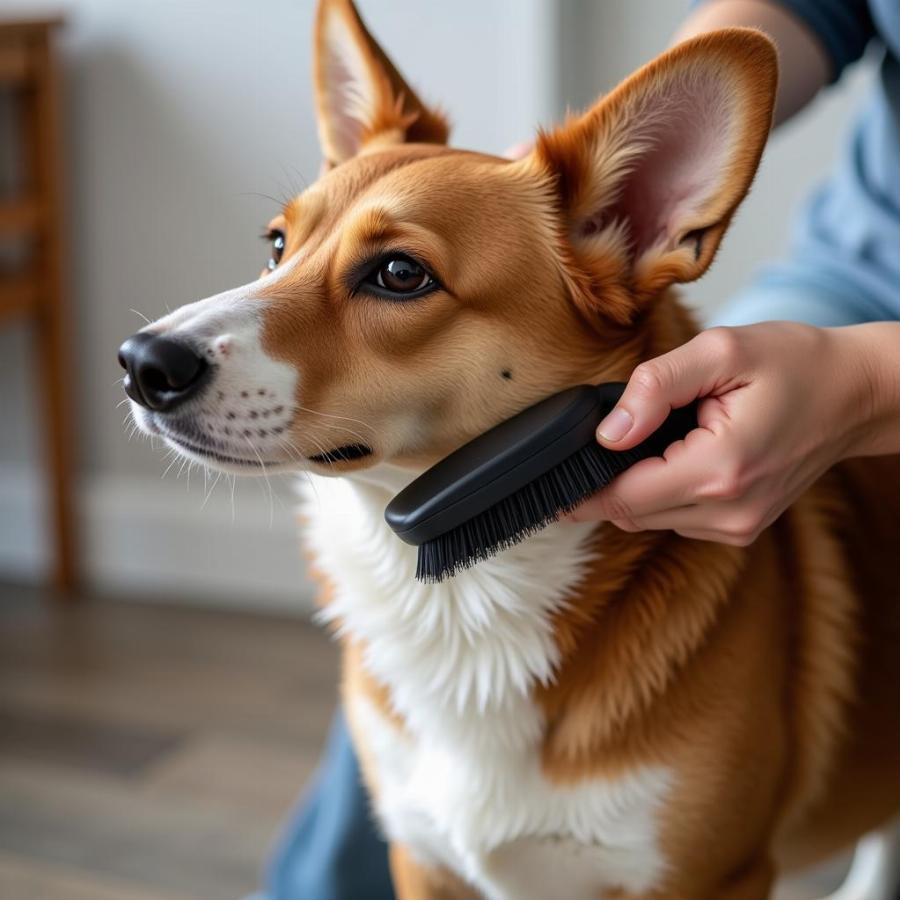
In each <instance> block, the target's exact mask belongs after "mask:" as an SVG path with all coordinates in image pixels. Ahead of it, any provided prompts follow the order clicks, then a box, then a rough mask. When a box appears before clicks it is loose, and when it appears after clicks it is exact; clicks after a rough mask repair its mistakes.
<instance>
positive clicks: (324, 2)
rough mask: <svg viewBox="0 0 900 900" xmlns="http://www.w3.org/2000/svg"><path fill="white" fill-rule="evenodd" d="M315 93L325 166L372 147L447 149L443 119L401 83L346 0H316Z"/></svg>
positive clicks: (391, 65) (444, 120)
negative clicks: (436, 146) (412, 144)
mask: <svg viewBox="0 0 900 900" xmlns="http://www.w3.org/2000/svg"><path fill="white" fill-rule="evenodd" d="M315 90H316V110H317V114H318V120H319V141H320V143H321V145H322V153H323V155H324V157H325V160H326V162H327V163H328V165H329V166H336V165H339V164H340V163H342V162H345V161H346V160H348V159H351V158H352V157H354V156H356V155H357V154H358V153H360V152H361V151H362V150H363V149H364V148H365V147H369V146H372V145H384V144H398V143H404V142H417V143H427V144H445V143H447V137H448V135H449V127H448V125H447V122H446V119H445V118H444V117H443V116H442V115H441V114H440V113H439V112H437V111H435V110H431V109H429V108H428V107H426V106H425V105H424V104H423V103H422V102H421V100H419V98H418V97H417V96H416V94H415V92H414V91H413V90H412V89H411V88H410V87H409V85H408V84H407V83H406V82H405V81H404V80H403V77H402V76H401V75H400V73H399V72H398V71H397V70H396V68H394V65H393V63H392V62H391V61H390V60H389V59H388V57H387V56H386V55H385V53H384V51H383V50H382V49H381V47H379V46H378V44H377V43H376V42H375V40H374V39H373V38H372V36H371V35H370V34H369V32H368V31H367V30H366V26H365V25H364V24H363V21H362V19H361V18H360V16H359V13H358V12H357V11H356V8H355V7H354V5H353V3H352V0H319V7H318V11H317V14H316V29H315Z"/></svg>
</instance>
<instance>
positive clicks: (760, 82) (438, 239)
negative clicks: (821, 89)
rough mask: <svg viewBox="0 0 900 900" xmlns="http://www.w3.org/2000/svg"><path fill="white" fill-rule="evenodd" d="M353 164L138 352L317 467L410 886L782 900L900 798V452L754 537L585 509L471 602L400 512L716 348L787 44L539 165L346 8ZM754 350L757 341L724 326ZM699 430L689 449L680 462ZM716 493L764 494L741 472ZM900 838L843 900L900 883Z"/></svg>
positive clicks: (743, 56) (334, 161)
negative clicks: (448, 463)
mask: <svg viewBox="0 0 900 900" xmlns="http://www.w3.org/2000/svg"><path fill="white" fill-rule="evenodd" d="M315 76H316V105H317V112H318V122H319V132H320V139H321V144H322V151H323V156H324V159H325V167H326V171H325V172H324V173H323V175H322V176H321V177H320V179H319V180H318V181H317V182H316V183H314V184H313V185H312V186H311V187H310V188H309V189H308V190H306V191H305V192H304V193H302V194H300V195H299V196H297V197H295V198H294V199H292V200H291V201H290V202H288V203H287V204H286V205H285V206H284V208H283V210H282V212H281V213H280V214H279V215H278V216H276V218H275V219H274V220H273V221H272V222H271V224H270V228H269V236H270V239H271V246H272V256H271V259H270V260H269V263H268V265H267V266H266V268H265V269H264V270H263V272H262V274H261V275H260V277H259V278H258V279H257V280H255V281H253V282H252V283H250V284H248V285H246V286H243V287H239V288H236V289H234V290H231V291H227V292H226V293H223V294H219V295H217V296H214V297H210V298H208V299H205V300H201V301H199V302H195V303H191V304H189V305H186V306H183V307H182V308H180V309H178V310H176V311H175V312H173V313H171V314H169V315H167V316H165V317H164V318H161V319H159V320H158V321H156V322H154V323H153V324H151V325H149V326H148V327H146V328H144V329H143V330H142V331H141V332H139V333H138V334H137V335H135V336H133V337H132V338H131V339H129V341H127V342H126V343H125V344H124V345H123V347H122V350H121V352H120V361H121V362H122V364H123V365H124V366H125V368H126V370H127V376H126V382H125V384H126V391H127V392H128V394H129V396H130V397H131V399H132V401H133V403H132V407H133V414H134V417H135V420H136V422H137V423H138V424H139V426H140V427H141V428H142V429H143V430H144V431H145V432H147V433H149V434H153V435H158V436H160V437H162V438H163V439H164V441H165V442H166V443H167V444H168V445H169V446H170V447H172V448H174V449H175V450H177V451H178V452H179V453H181V454H183V455H184V456H185V457H187V458H189V459H192V460H196V461H199V462H201V463H203V464H205V465H208V466H211V467H215V468H218V469H223V470H226V471H229V472H236V473H241V474H253V473H260V472H263V471H269V472H271V471H286V472H293V471H298V470H302V471H305V472H306V473H309V475H310V480H311V481H312V482H313V489H312V490H310V491H309V493H308V495H307V496H306V499H305V503H304V518H305V525H304V530H305V535H306V546H307V548H308V551H309V553H310V555H311V559H312V566H313V568H314V570H315V572H316V573H317V575H318V577H319V579H320V581H321V584H322V593H321V600H320V602H321V610H322V612H321V615H322V617H323V618H324V619H325V620H326V621H327V622H328V623H330V625H331V626H332V627H333V628H334V630H335V631H336V633H337V634H338V635H339V637H340V640H341V642H342V645H343V659H344V664H343V699H344V706H345V709H346V713H347V717H348V720H349V723H350V727H351V731H352V735H353V740H354V744H355V747H356V750H357V753H358V756H359V758H360V761H361V765H362V770H363V772H364V776H365V782H366V785H367V788H368V791H369V792H370V795H371V799H372V805H373V809H374V811H375V814H376V816H377V819H378V821H379V822H380V825H381V827H382V829H383V831H384V833H385V835H386V836H387V838H388V840H389V842H390V845H391V866H392V873H393V878H394V883H395V888H396V891H397V894H398V896H399V897H400V898H402V900H414V898H415V900H420V898H426V900H434V898H454V900H455V898H469V897H487V898H492V900H532V898H533V900H538V898H547V897H552V896H562V897H565V898H567V900H581V898H604V900H611V898H616V900H625V898H629V900H631V898H634V900H637V898H674V900H702V898H709V900H712V898H715V900H758V898H764V897H768V896H770V892H771V890H772V888H773V884H774V880H775V878H776V875H777V874H778V873H780V872H784V871H788V870H791V869H793V868H795V867H797V866H802V865H805V864H808V863H811V862H813V861H815V860H818V859H821V858H823V857H825V856H827V855H829V854H831V853H833V852H834V851H836V850H838V849H840V848H842V847H846V846H852V845H853V843H854V842H855V841H857V839H859V838H860V837H861V836H862V835H864V834H866V833H868V832H871V831H872V830H873V829H877V828H879V827H885V828H886V827H887V826H886V825H885V823H889V822H890V821H891V819H892V817H893V816H895V815H896V813H897V811H898V810H900V766H898V759H897V753H898V748H900V702H898V700H897V697H896V685H897V684H898V683H900V652H898V646H900V591H898V589H897V587H896V584H895V581H894V578H893V577H892V576H893V566H892V563H893V562H894V561H895V557H896V548H897V547H900V516H898V511H900V459H898V458H896V457H893V458H891V457H886V458H884V459H869V460H866V461H864V462H852V463H848V464H844V465H841V466H839V467H837V468H836V469H835V470H833V471H832V472H830V473H829V474H828V475H826V476H825V477H824V478H822V479H821V481H820V482H819V483H817V484H816V485H815V486H814V487H812V488H811V489H810V490H809V491H808V492H807V493H806V494H805V495H804V496H803V497H802V498H801V499H800V500H799V501H798V502H797V503H796V504H795V505H794V506H793V507H791V508H790V509H789V510H788V511H787V512H786V513H785V514H784V515H783V516H782V517H781V518H780V519H779V520H778V521H777V522H776V523H775V524H774V525H773V526H771V527H770V528H769V529H768V530H767V531H765V532H764V533H763V534H762V535H761V536H760V537H759V538H758V539H757V540H755V541H754V542H753V543H752V544H751V543H749V541H748V540H747V539H746V536H745V535H743V534H742V533H741V531H740V529H739V527H738V528H736V530H735V535H734V541H733V542H732V543H729V544H722V543H707V542H701V541H692V540H688V539H685V538H682V537H680V536H678V535H677V534H675V533H671V532H645V533H634V534H633V533H625V532H622V531H619V530H617V529H616V528H614V527H613V526H611V525H609V524H601V525H593V524H585V523H580V524H572V523H562V522H560V523H556V524H553V525H551V526H550V527H548V528H546V529H545V530H543V531H541V532H540V533H539V534H536V535H534V536H533V537H531V538H529V539H528V540H526V541H525V542H523V543H522V544H520V545H518V546H516V547H513V548H511V549H508V550H505V551H504V552H502V553H501V554H499V555H498V556H497V557H495V558H494V559H491V560H488V561H485V562H482V563H479V564H478V565H476V566H474V567H473V568H471V569H470V570H467V571H465V572H463V573H462V574H460V575H459V576H457V577H455V578H454V579H451V580H449V581H447V582H445V583H442V584H436V585H435V584H429V585H423V584H420V583H418V582H417V581H416V580H415V579H414V571H415V551H414V550H413V549H412V548H410V547H407V546H406V545H404V544H403V543H401V542H400V541H399V540H397V539H396V538H395V537H394V536H393V535H392V533H391V532H390V531H389V529H388V528H387V526H386V525H385V523H384V521H383V511H384V507H385V505H386V503H387V502H388V501H389V500H390V498H391V497H392V496H393V495H394V494H395V493H397V492H398V491H399V490H400V489H401V488H402V487H404V486H405V485H406V484H407V483H409V481H410V480H411V479H412V478H414V477H415V476H416V475H417V474H419V473H421V472H422V471H424V470H425V469H426V468H427V467H428V466H429V465H431V464H433V463H434V462H436V461H437V460H439V459H440V458H442V457H444V456H445V455H447V454H448V453H449V452H450V451H452V450H453V449H455V448H456V447H458V446H460V445H461V444H463V443H464V442H466V441H468V440H470V439H472V438H473V437H475V436H476V435H478V434H480V433H482V432H484V431H485V430H487V429H488V428H490V427H491V426H493V425H495V424H496V423H498V422H499V421H501V420H503V419H506V418H508V417H509V416H511V415H513V414H514V413H516V412H518V411H519V410H521V409H523V408H524V407H527V406H529V405H531V404H533V403H535V402H536V401H538V400H540V399H542V398H543V397H546V396H548V395H550V394H552V393H554V392H556V391H559V390H562V389H564V388H566V387H569V386H572V385H576V384H581V383H585V382H591V383H599V382H603V381H608V380H625V379H627V377H628V376H629V375H630V373H631V372H632V371H633V370H634V369H635V368H636V367H637V366H638V365H639V364H640V363H642V362H643V361H645V360H648V359H650V358H652V357H654V356H656V355H659V354H661V353H664V352H666V351H668V350H670V349H672V348H674V347H676V346H678V345H680V344H682V343H683V342H685V341H687V340H688V339H690V338H692V337H693V336H694V335H695V334H696V333H697V326H696V324H695V322H694V321H693V319H692V317H691V316H690V314H689V313H688V312H687V311H686V309H685V308H684V307H683V306H682V305H680V303H679V301H678V299H677V297H676V295H675V293H674V290H673V286H674V285H675V284H677V283H684V282H690V281H692V280H694V279H696V278H698V277H699V276H700V275H702V274H703V272H704V271H705V270H706V269H707V268H708V267H709V265H710V264H711V262H712V260H713V257H714V255H715V253H716V250H717V248H718V246H719V243H720V241H721V239H722V237H723V235H724V233H725V231H726V229H727V227H728V224H729V222H730V220H731V218H732V216H733V215H734V213H735V210H736V209H737V207H738V205H739V204H740V202H741V201H742V199H743V197H744V196H745V194H746V193H747V191H748V189H749V187H750V185H751V182H752V180H753V177H754V174H755V171H756V168H757V165H758V163H759V160H760V157H761V154H762V152H763V148H764V146H765V143H766V140H767V137H768V134H769V130H770V123H771V116H772V106H773V98H774V94H775V88H776V80H777V59H776V53H775V51H774V49H773V46H772V44H771V42H770V41H769V40H768V39H767V38H766V37H764V36H763V35H762V34H761V33H759V32H755V31H752V30H746V29H732V30H725V31H720V32H714V33H710V34H708V35H705V36H702V37H698V38H695V39H693V40H690V41H688V42H686V43H683V44H681V45H679V46H677V47H675V48H674V49H671V50H669V51H667V52H666V53H664V54H662V55H661V56H660V57H658V58H657V59H655V60H654V61H652V62H650V63H649V64H648V65H646V66H645V67H643V68H642V69H640V70H639V71H638V72H636V73H635V74H634V75H632V76H631V77H630V78H628V79H627V80H625V81H624V82H623V83H622V84H621V85H619V86H618V87H617V88H616V89H615V90H613V91H612V92H611V93H609V94H608V95H606V96H604V97H602V98H601V99H600V100H599V101H598V102H597V103H596V104H595V105H594V106H593V107H592V108H591V109H589V110H588V111H587V112H585V113H583V114H581V115H574V116H571V117H570V118H569V119H568V120H567V121H566V122H565V123H564V124H562V125H561V126H559V127H558V128H556V129H554V130H549V131H545V132H541V133H539V134H538V136H537V138H536V142H535V144H534V147H533V150H532V151H531V152H530V154H529V155H527V156H526V157H525V158H524V159H521V160H518V161H509V160H504V159H499V158H496V157H493V156H488V155H484V154H480V153H474V152H468V151H462V150H455V149H450V148H449V147H448V146H447V139H448V132H449V129H448V125H447V122H446V120H445V118H444V116H443V115H442V114H441V112H440V111H438V110H436V109H433V108H430V107H428V106H426V105H425V104H424V103H423V102H422V101H421V100H420V99H419V97H418V96H417V94H416V93H415V92H414V91H413V90H412V89H411V88H410V86H409V85H408V84H406V82H405V81H404V80H403V78H402V77H401V75H400V74H399V72H398V70H397V69H396V68H395V67H394V65H393V63H392V62H391V61H390V60H389V59H388V58H387V56H386V55H385V53H384V52H383V51H382V50H381V49H380V47H379V46H378V45H377V43H376V42H375V41H374V39H373V38H372V37H371V35H370V34H369V32H368V31H367V30H366V28H365V26H364V25H363V22H362V20H361V19H360V17H359V15H358V13H357V11H356V9H355V8H354V6H353V5H352V3H351V0H321V2H320V3H319V7H318V11H317V20H316V31H315ZM701 340H703V341H706V342H707V343H708V345H709V348H710V349H711V352H720V351H721V352H727V351H728V349H729V347H730V341H731V340H732V338H731V336H730V333H729V331H728V330H727V329H713V330H711V331H708V332H705V333H704V334H703V335H702V337H701ZM682 447H683V444H675V445H673V447H671V448H670V449H669V451H668V453H669V454H674V453H678V452H680V449H681V448H682ZM709 465H710V493H711V494H715V495H718V496H724V495H727V493H728V492H729V491H731V492H734V490H735V482H734V473H729V472H727V471H722V470H721V467H720V466H719V464H718V461H717V460H710V462H709ZM896 844H897V837H896V831H892V830H884V831H882V832H881V833H880V834H879V835H878V836H876V837H873V838H869V839H868V842H867V843H866V844H864V845H862V847H861V849H860V850H859V851H858V853H857V862H856V864H855V867H854V870H853V872H852V874H851V877H850V879H849V880H848V882H847V884H846V885H845V887H844V888H843V893H841V894H840V895H839V896H840V897H842V898H844V900H851V898H852V900H862V898H870V900H871V898H881V900H888V898H889V897H890V898H893V894H892V893H891V891H893V890H895V889H896V887H897V879H896V872H895V870H894V869H893V868H892V866H893V865H894V863H893V862H892V853H891V850H892V848H893V847H895V846H896Z"/></svg>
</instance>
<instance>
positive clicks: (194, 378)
mask: <svg viewBox="0 0 900 900" xmlns="http://www.w3.org/2000/svg"><path fill="white" fill-rule="evenodd" d="M119 364H120V365H121V366H122V368H123V369H125V372H126V374H125V381H124V385H125V393H126V394H128V396H129V397H131V399H132V400H134V401H135V402H136V403H140V404H141V406H146V407H147V409H152V410H154V411H156V412H168V411H169V410H171V409H174V408H175V407H176V406H178V405H179V404H181V403H184V401H185V400H187V399H188V398H189V397H192V396H193V395H194V394H196V393H197V390H198V389H199V388H200V386H201V385H202V383H203V381H204V379H203V375H204V373H205V372H206V370H207V365H206V362H205V361H204V360H203V359H202V358H201V357H200V356H198V355H197V354H196V353H195V352H194V351H193V350H192V349H191V348H190V347H188V346H187V344H183V343H181V342H180V341H176V340H173V339H172V338H167V337H162V336H160V335H156V334H147V333H145V332H138V333H137V334H134V335H132V336H131V337H130V338H128V340H127V341H125V343H124V344H122V346H121V347H119Z"/></svg>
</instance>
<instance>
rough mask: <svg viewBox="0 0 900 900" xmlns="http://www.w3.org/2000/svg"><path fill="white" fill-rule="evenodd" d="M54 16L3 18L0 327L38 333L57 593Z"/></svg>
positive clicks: (69, 550) (63, 565) (71, 560)
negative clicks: (10, 186) (14, 324)
mask: <svg viewBox="0 0 900 900" xmlns="http://www.w3.org/2000/svg"><path fill="white" fill-rule="evenodd" d="M61 24H62V19H61V18H60V17H47V18H34V19H32V18H24V17H23V18H15V19H11V20H0V90H3V91H5V92H7V93H12V94H13V96H14V101H15V104H16V111H17V115H18V128H17V132H18V133H17V134H14V135H12V136H11V138H10V139H18V140H19V141H20V148H19V168H20V175H19V178H18V179H17V180H18V185H17V189H16V192H15V194H14V196H11V197H3V198H0V240H2V241H4V242H11V241H20V242H23V243H24V244H25V246H26V248H27V252H26V253H25V254H24V256H25V259H24V262H23V263H22V264H21V265H20V266H18V267H16V268H14V269H13V270H12V271H9V270H7V269H4V270H3V271H0V324H5V323H7V322H10V321H13V320H18V319H21V318H27V319H29V320H30V321H31V322H32V323H33V326H34V331H35V339H36V341H35V344H36V346H35V351H36V352H35V357H36V361H37V374H38V377H39V380H40V381H39V383H40V388H41V392H42V394H43V401H44V402H43V406H44V425H45V433H46V441H45V445H46V450H45V459H46V464H45V469H46V472H47V482H48V485H49V487H50V497H51V510H52V519H53V535H54V539H55V547H56V560H55V565H54V572H53V581H54V585H55V586H56V587H57V588H60V589H61V590H62V591H64V592H65V591H68V590H70V589H71V588H72V587H73V586H74V583H75V577H76V571H75V569H76V567H75V541H74V535H73V530H72V500H71V478H70V459H71V450H72V446H71V445H72V440H71V435H70V432H69V421H70V410H69V390H70V387H71V379H72V370H71V369H70V367H69V365H68V363H67V360H68V357H69V353H68V350H69V348H68V343H67V340H66V338H67V335H69V334H70V333H71V332H70V331H69V330H68V328H67V322H66V312H67V310H66V304H65V297H64V288H63V266H64V253H63V208H62V207H63V203H62V186H61V174H60V173H61V159H60V156H61V146H60V133H59V79H58V73H57V60H56V53H55V50H54V38H55V33H56V29H57V28H58V26H60V25H61Z"/></svg>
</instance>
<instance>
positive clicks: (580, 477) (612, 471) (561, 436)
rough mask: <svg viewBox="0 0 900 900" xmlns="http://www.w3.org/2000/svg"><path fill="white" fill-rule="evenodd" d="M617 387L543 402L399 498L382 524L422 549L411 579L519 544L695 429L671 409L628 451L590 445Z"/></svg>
mask: <svg viewBox="0 0 900 900" xmlns="http://www.w3.org/2000/svg"><path fill="white" fill-rule="evenodd" d="M624 390H625V385H624V384H620V383H612V382H610V383H607V384H601V385H596V386H595V385H582V386H580V387H574V388H569V389H568V390H565V391H562V392H561V393H559V394H554V395H553V396H552V397H547V399H546V400H542V401H541V402H540V403H536V404H535V405H534V406H530V407H528V409H525V410H522V412H520V413H519V414H518V415H515V416H513V417H512V418H511V419H507V420H506V421H505V422H501V423H500V424H499V425H497V426H495V427H494V428H492V429H491V430H490V431H486V432H485V433H484V434H482V435H480V436H479V437H477V438H475V439H474V440H472V441H469V443H468V444H465V445H463V446H462V447H460V448H459V449H458V450H456V451H454V452H453V453H451V454H450V456H448V457H447V458H446V459H442V460H441V461H440V462H439V463H437V464H436V465H434V466H432V467H431V468H430V469H429V470H428V471H427V472H424V473H423V474H422V475H420V476H419V477H418V478H417V479H416V480H415V481H413V482H412V483H411V484H409V485H408V486H407V487H406V488H405V489H404V490H402V491H401V492H400V493H399V494H397V496H396V497H394V499H393V500H391V502H390V503H389V504H388V506H387V509H386V510H385V511H384V518H385V520H386V521H387V523H388V525H390V526H391V528H392V529H393V530H394V532H395V534H396V535H397V537H399V538H400V539H401V540H403V541H405V542H406V543H407V544H413V545H414V546H417V547H418V548H419V558H418V565H417V567H416V578H417V579H418V580H419V581H425V582H437V581H442V580H443V579H444V578H446V577H447V576H448V575H454V574H456V573H457V572H458V571H459V570H460V569H465V568H468V567H469V566H472V565H474V564H475V563H476V562H478V561H480V560H483V559H487V558H488V557H490V556H493V555H494V554H495V553H498V552H499V551H500V550H503V549H504V548H506V547H510V546H512V545H513V544H516V543H518V542H519V541H521V540H522V539H523V538H525V537H527V536H528V535H530V534H534V533H535V532H536V531H540V530H541V529H542V528H544V527H545V526H546V525H548V524H549V523H550V522H553V521H555V520H556V519H558V518H559V517H560V516H562V515H564V514H565V513H568V512H571V511H572V510H573V509H574V508H575V507H576V506H578V504H579V503H581V502H582V501H583V500H585V499H587V498H588V497H589V496H590V495H591V494H594V493H596V492H597V491H599V490H600V488H603V487H605V486H606V485H608V484H609V483H610V482H611V481H612V480H613V478H615V477H616V475H618V474H620V473H621V472H624V471H625V470H626V469H627V468H629V467H630V466H633V465H634V464H635V463H636V462H639V461H640V460H642V459H647V458H648V457H651V456H661V455H662V454H663V452H664V451H665V449H666V448H667V447H668V446H669V445H670V444H671V443H673V442H674V441H677V440H680V439H681V438H683V437H684V436H685V435H686V434H687V433H688V432H689V431H691V430H692V429H693V428H696V427H697V411H696V405H695V404H692V405H691V406H686V407H684V408H683V409H676V410H673V411H672V412H671V413H670V415H669V417H668V418H667V419H666V421H665V422H664V423H663V424H662V426H661V427H660V428H659V429H658V430H657V431H656V432H654V433H653V434H652V435H651V436H650V437H649V438H647V439H646V440H645V441H644V442H643V443H641V444H639V445H638V446H637V447H635V448H633V449H632V450H623V451H615V450H608V449H606V448H605V447H603V446H601V445H600V444H598V443H597V439H596V434H595V433H596V430H597V426H598V425H599V424H600V422H601V421H602V419H603V418H604V416H605V415H606V414H607V413H608V412H609V411H610V410H611V409H612V408H613V407H614V406H615V404H616V403H617V401H618V400H619V398H620V397H621V396H622V392H623V391H624Z"/></svg>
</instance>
